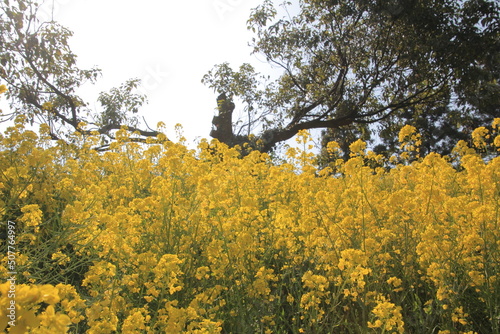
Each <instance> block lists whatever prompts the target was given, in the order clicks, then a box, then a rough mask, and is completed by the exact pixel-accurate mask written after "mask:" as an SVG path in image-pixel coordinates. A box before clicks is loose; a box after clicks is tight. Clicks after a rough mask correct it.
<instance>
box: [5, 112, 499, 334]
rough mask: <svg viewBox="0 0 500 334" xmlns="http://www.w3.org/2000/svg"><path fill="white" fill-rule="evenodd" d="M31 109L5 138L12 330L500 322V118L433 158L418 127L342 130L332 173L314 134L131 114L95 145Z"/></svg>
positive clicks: (443, 326)
mask: <svg viewBox="0 0 500 334" xmlns="http://www.w3.org/2000/svg"><path fill="white" fill-rule="evenodd" d="M46 107H48V106H46ZM25 122H26V120H25V118H22V117H20V118H18V119H17V120H16V123H15V125H14V126H12V127H10V128H9V129H8V130H7V131H6V132H5V134H3V135H1V136H0V148H1V149H0V166H1V167H0V168H1V172H2V173H1V174H0V194H1V197H0V214H1V215H2V221H15V222H16V224H17V225H16V241H17V242H18V243H19V251H18V252H17V253H16V254H15V256H16V266H17V268H16V270H17V272H18V275H17V276H16V279H17V280H18V284H17V289H18V290H17V291H16V293H17V294H16V302H17V304H16V312H17V315H18V320H19V322H18V324H17V326H18V327H13V326H10V325H9V324H8V323H7V322H5V321H4V319H6V318H5V310H6V307H5V306H6V305H8V303H10V300H9V298H8V289H9V285H8V283H5V284H1V285H0V293H1V295H0V305H1V306H2V307H1V309H0V312H3V313H1V314H0V316H1V317H0V319H1V321H2V322H0V330H4V331H9V333H15V332H16V330H17V331H20V330H23V331H24V332H29V331H31V332H33V333H35V332H36V333H45V332H47V333H48V331H49V330H52V333H53V332H54V330H55V332H58V333H65V332H68V333H76V332H86V333H138V332H141V333H230V332H232V333H280V332H287V331H293V332H298V333H300V332H303V333H329V332H332V331H337V332H339V333H343V332H352V333H366V332H374V333H378V332H380V333H382V332H386V333H403V332H404V331H405V330H406V331H408V332H417V331H418V330H419V329H421V328H438V329H439V331H440V332H441V333H474V332H478V333H479V332H493V333H495V332H498V331H499V326H500V325H499V324H498V321H497V320H496V319H498V316H499V314H498V309H499V300H500V289H499V275H500V273H499V263H498V260H497V259H498V255H499V250H500V241H499V240H500V229H499V223H500V222H499V217H498V212H499V203H500V198H499V196H500V193H499V192H498V189H499V188H498V185H499V181H500V159H499V158H498V157H496V156H495V155H494V154H493V153H494V152H497V150H498V149H499V147H500V145H499V144H498V140H497V138H498V126H499V124H500V119H496V120H495V121H494V123H493V126H492V127H488V128H486V127H485V128H480V129H478V130H476V131H475V132H474V133H473V136H472V138H471V141H470V142H469V143H468V142H465V141H463V142H460V143H457V147H456V149H455V150H454V153H453V154H452V155H451V156H450V157H442V156H439V155H437V154H435V153H430V154H428V155H427V156H425V157H424V156H420V155H419V152H418V149H419V146H420V145H421V143H420V140H421V138H420V135H419V134H418V131H417V129H415V128H413V127H410V126H405V127H403V128H402V130H401V133H400V136H399V138H398V139H399V141H400V144H401V154H400V155H397V156H395V157H393V159H392V160H391V161H388V160H387V159H385V158H383V157H381V156H379V155H376V154H375V153H373V152H370V151H368V150H367V145H366V143H364V142H363V141H361V140H359V141H356V142H354V143H353V144H352V145H351V159H350V160H348V161H346V162H345V161H343V160H341V159H338V158H339V157H340V154H341V152H340V148H339V146H338V144H336V143H330V144H328V146H327V150H328V152H329V154H330V155H331V158H332V159H333V162H332V164H331V165H330V166H329V167H328V168H329V169H327V170H326V171H325V170H319V167H318V166H317V163H316V161H315V158H314V154H312V153H311V148H310V143H309V141H310V137H309V136H308V134H307V133H306V132H303V133H301V134H300V136H299V137H298V144H299V145H298V146H299V147H295V148H293V149H290V150H289V151H288V158H287V159H288V160H286V161H285V162H279V163H278V162H276V161H274V160H273V159H272V158H271V157H269V155H267V154H260V153H259V152H249V154H248V155H247V156H246V157H244V158H241V157H240V153H239V152H240V151H239V149H238V148H228V147H226V146H224V145H222V144H221V143H218V142H217V141H212V142H208V141H202V142H201V143H200V145H199V147H198V149H196V150H192V149H188V148H187V147H186V146H185V145H184V144H183V143H182V142H177V143H176V142H171V141H166V140H159V139H158V140H154V141H151V142H150V144H149V145H148V146H141V145H140V144H138V143H133V142H129V141H128V138H130V136H131V134H130V133H128V132H127V131H126V129H122V130H120V132H119V134H118V135H117V138H118V141H117V142H116V143H114V144H113V146H112V148H111V149H110V150H109V151H107V152H104V153H99V152H96V151H95V150H92V147H93V145H95V144H96V143H98V139H97V138H84V137H82V136H81V135H80V134H75V135H74V138H73V143H74V144H73V145H66V144H63V143H58V144H50V142H49V139H48V138H47V136H46V135H44V134H43V131H41V133H42V134H41V135H40V136H38V135H37V134H36V133H34V132H31V131H29V130H26V129H25V128H24V124H25ZM82 126H83V125H82ZM45 131H46V129H45ZM165 138H166V137H165ZM2 228H3V227H2ZM1 256H2V260H3V263H7V261H8V260H9V259H8V256H7V253H3V254H2V255H1ZM0 271H1V273H2V275H3V276H5V277H8V274H7V273H8V270H7V269H6V267H5V266H4V267H1V268H0ZM61 282H64V283H65V284H60V283H61Z"/></svg>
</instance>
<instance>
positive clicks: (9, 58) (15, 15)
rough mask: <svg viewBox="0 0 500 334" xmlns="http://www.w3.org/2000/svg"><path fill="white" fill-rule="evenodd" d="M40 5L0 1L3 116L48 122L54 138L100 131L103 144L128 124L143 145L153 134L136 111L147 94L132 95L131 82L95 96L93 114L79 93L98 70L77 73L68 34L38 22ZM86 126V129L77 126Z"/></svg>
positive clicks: (24, 0) (19, 0)
mask: <svg viewBox="0 0 500 334" xmlns="http://www.w3.org/2000/svg"><path fill="white" fill-rule="evenodd" d="M38 10H39V6H38V5H37V3H36V2H35V1H31V0H13V1H11V0H4V1H2V2H1V3H0V78H1V79H2V80H3V81H4V82H6V83H7V84H8V89H9V90H8V93H7V96H8V98H9V100H10V101H11V107H12V113H11V114H10V115H3V118H4V120H5V118H8V117H9V116H10V117H14V116H16V115H20V114H23V115H25V116H26V117H27V118H28V120H29V121H30V122H32V123H33V122H39V123H46V124H48V125H49V126H50V131H51V136H52V137H53V138H54V139H66V138H67V135H68V133H70V132H73V131H77V132H80V133H81V134H83V135H90V134H91V133H95V132H97V133H99V134H101V136H102V138H103V143H102V144H103V146H102V147H106V146H107V145H108V143H109V142H110V141H112V140H114V139H115V138H114V132H115V131H116V130H119V129H120V128H121V127H122V126H127V127H128V129H129V130H130V131H132V132H136V133H138V136H136V137H135V138H133V139H132V140H136V141H145V139H146V138H147V137H152V136H156V135H158V132H157V131H154V130H151V129H147V128H146V129H142V128H140V127H139V126H140V122H139V120H138V117H137V112H138V108H139V107H140V106H141V105H142V104H143V103H144V102H145V96H143V95H141V94H138V93H136V92H135V88H137V85H138V84H139V80H137V79H131V80H129V81H127V82H126V83H124V84H123V85H121V86H120V87H118V88H113V89H111V90H110V91H109V92H103V93H101V94H100V95H99V98H98V101H99V102H100V103H101V105H102V107H103V108H102V111H101V112H95V111H91V110H89V109H88V108H87V104H86V103H85V102H84V100H83V99H82V98H81V97H80V96H79V95H78V89H79V88H80V87H81V86H82V85H83V84H84V83H85V82H95V80H96V79H97V78H98V76H99V74H100V70H99V69H97V68H93V69H89V70H84V69H80V68H79V67H78V66H77V64H76V60H77V57H76V55H75V54H73V52H72V51H71V49H70V47H69V44H68V39H69V38H70V37H71V35H72V33H71V31H69V30H67V29H66V28H64V27H62V26H61V25H59V24H58V23H56V22H40V21H39V20H38V19H37V11H38ZM82 122H83V123H86V124H87V125H88V127H86V128H84V127H82V126H81V124H82Z"/></svg>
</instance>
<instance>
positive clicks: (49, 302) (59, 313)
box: [0, 282, 85, 334]
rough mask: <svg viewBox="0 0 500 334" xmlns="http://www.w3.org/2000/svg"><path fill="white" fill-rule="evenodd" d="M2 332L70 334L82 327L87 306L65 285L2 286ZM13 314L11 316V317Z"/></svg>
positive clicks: (0, 328)
mask: <svg viewBox="0 0 500 334" xmlns="http://www.w3.org/2000/svg"><path fill="white" fill-rule="evenodd" d="M0 306H1V307H0V330H1V331H5V330H6V328H7V327H9V331H8V332H9V333H19V334H24V333H47V334H50V333H67V331H68V329H69V326H70V325H71V324H78V323H79V322H80V321H81V320H83V317H82V316H81V315H80V314H79V313H80V312H81V309H82V308H83V307H84V306H85V303H84V300H82V299H81V298H80V296H79V295H78V294H77V292H76V290H75V289H74V288H73V287H71V286H69V285H64V284H58V285H57V286H53V285H49V284H45V285H26V284H20V285H17V286H15V288H14V289H13V288H11V283H10V282H7V283H3V284H0ZM8 315H10V317H9V316H8Z"/></svg>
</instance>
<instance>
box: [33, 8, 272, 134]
mask: <svg viewBox="0 0 500 334" xmlns="http://www.w3.org/2000/svg"><path fill="white" fill-rule="evenodd" d="M52 2H54V6H53V8H54V10H53V13H54V19H55V20H56V21H58V22H59V23H61V24H62V25H64V26H66V27H67V28H69V29H70V30H72V31H73V32H74V37H73V38H72V39H71V40H70V46H71V48H72V49H73V51H74V52H75V53H76V54H77V55H78V57H79V58H78V59H79V66H80V67H82V68H89V67H92V66H97V67H99V68H101V69H102V73H103V76H102V77H101V78H100V79H99V81H98V84H97V85H96V87H95V88H91V89H90V90H89V91H88V92H87V91H86V93H85V94H86V95H88V96H89V97H88V98H87V102H89V103H90V106H91V107H93V105H96V106H97V102H96V100H97V95H98V92H100V91H104V90H105V91H107V90H109V89H111V88H112V87H117V86H119V85H120V84H121V83H123V82H125V81H126V80H127V79H130V78H140V79H142V80H143V89H144V92H145V93H146V94H147V96H148V100H149V103H148V104H147V105H145V106H144V107H143V109H142V114H143V115H144V116H145V118H146V120H147V121H148V124H149V125H150V126H151V127H152V128H155V127H156V123H157V122H158V121H163V122H165V123H166V125H167V135H168V136H169V137H174V126H175V124H176V123H180V124H182V126H183V128H184V134H185V136H186V137H187V139H188V141H189V142H190V143H193V141H196V140H197V138H198V139H199V138H201V137H205V138H209V133H210V129H211V120H212V117H213V115H214V108H215V106H216V94H215V93H214V92H213V91H212V90H210V89H209V88H208V87H205V86H204V85H202V84H201V78H202V76H203V75H204V74H205V73H207V72H208V71H209V70H210V69H211V68H212V67H213V66H214V65H215V64H219V63H222V62H225V61H228V62H230V63H231V65H232V66H233V68H235V69H236V68H237V67H239V65H241V64H242V63H244V62H250V63H252V64H253V65H254V66H256V67H259V66H260V67H262V68H266V66H267V65H265V64H263V63H262V62H261V61H259V59H258V57H257V56H251V55H250V52H251V48H250V47H248V42H249V41H250V40H251V36H252V35H251V33H250V32H248V31H247V29H246V21H247V19H248V17H249V14H250V10H251V9H252V8H255V7H256V6H258V5H259V4H261V3H262V0H190V1H170V0H142V1H137V0H135V1H131V0H46V2H45V6H46V7H44V8H47V9H46V10H44V11H43V12H42V15H45V16H47V18H48V19H50V16H51V15H52ZM91 91H92V92H91Z"/></svg>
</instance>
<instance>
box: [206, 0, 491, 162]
mask: <svg viewBox="0 0 500 334" xmlns="http://www.w3.org/2000/svg"><path fill="white" fill-rule="evenodd" d="M281 6H282V9H280V8H278V7H277V6H275V4H274V3H273V2H272V1H270V0H266V1H264V2H263V4H262V5H260V6H259V7H257V8H255V9H254V10H253V12H252V13H251V16H250V18H249V20H248V28H249V29H250V30H252V31H253V32H254V33H255V37H254V38H253V39H252V43H251V46H252V48H253V53H255V54H261V55H263V56H265V59H266V60H267V62H268V63H269V64H270V65H272V66H273V67H277V68H279V69H280V70H281V73H280V75H279V76H278V78H276V79H274V80H271V79H270V78H269V77H264V76H262V75H260V74H259V73H256V71H255V69H254V68H253V67H252V66H250V65H249V64H244V65H242V66H241V67H240V69H239V70H238V71H234V70H232V69H231V68H230V66H229V64H227V63H223V64H220V65H216V66H215V67H214V68H213V69H212V70H211V71H209V72H208V73H207V74H206V75H205V76H204V78H203V82H204V83H205V84H206V85H208V86H209V87H210V88H213V89H214V90H215V91H217V92H218V93H225V94H226V96H227V97H228V99H232V98H234V97H237V98H239V99H240V100H241V103H242V105H243V107H242V108H243V109H244V110H245V111H246V114H247V120H246V121H243V122H241V123H240V124H238V123H235V124H234V127H233V129H229V130H230V131H231V132H233V131H234V133H231V134H232V136H228V135H227V134H224V135H222V134H221V133H215V135H214V137H216V138H221V137H224V138H228V137H229V138H231V139H230V140H226V142H227V143H228V144H229V145H232V144H235V143H239V142H241V141H245V139H246V140H247V141H248V142H250V140H249V137H250V132H251V130H254V131H255V132H256V135H257V136H258V138H259V139H260V140H261V146H260V149H261V150H262V151H269V150H271V149H272V148H273V147H274V146H275V145H276V144H277V143H279V142H281V141H284V140H287V139H289V138H291V137H293V136H294V135H295V134H297V133H298V132H299V131H300V130H303V129H318V128H321V129H330V130H329V131H328V132H327V133H325V137H329V139H335V140H338V141H340V142H342V141H344V142H345V143H343V144H344V146H346V145H348V144H349V142H347V141H346V140H345V139H349V141H351V138H353V137H359V136H363V137H364V138H365V139H367V140H369V139H370V138H372V139H373V137H374V135H375V136H376V137H378V138H379V141H381V142H382V144H381V146H379V147H378V149H379V150H386V151H391V150H393V149H394V147H395V145H397V142H396V140H395V138H397V130H398V129H400V128H401V126H402V125H403V124H404V123H410V124H414V125H416V126H418V127H419V128H422V130H421V131H422V133H423V136H424V148H427V149H428V150H432V149H435V150H436V151H439V152H443V151H447V150H449V149H450V148H451V146H450V145H451V144H450V143H452V142H456V140H457V139H462V136H465V135H466V134H465V133H466V132H467V131H469V132H470V131H472V129H473V128H474V127H475V126H479V125H482V124H485V122H490V121H491V119H492V117H493V116H494V115H495V114H497V113H498V111H499V110H498V105H500V103H499V102H500V101H499V94H498V92H499V90H500V89H499V85H498V81H497V80H498V77H499V68H500V66H499V63H500V62H499V57H498V52H497V50H498V47H499V40H498V36H499V27H500V24H499V22H500V20H499V17H498V3H496V2H494V1H487V0H481V1H476V0H469V1H451V0H446V1H440V2H435V1H429V0H395V1H366V0H342V1H336V0H330V1H318V0H300V1H293V2H289V1H285V2H284V3H283V4H282V5H281ZM297 8H298V9H297ZM292 10H296V11H297V13H296V14H295V15H292V14H290V13H291V12H292ZM280 11H284V15H282V16H280V15H281V14H279V13H280ZM242 128H245V131H242ZM242 135H243V136H246V137H244V138H241V136H242ZM344 138H345V139H344Z"/></svg>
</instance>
